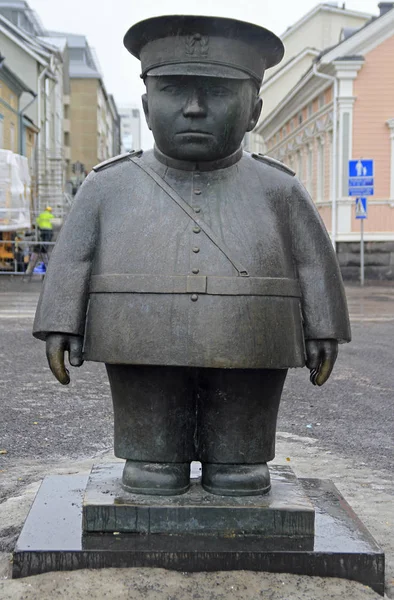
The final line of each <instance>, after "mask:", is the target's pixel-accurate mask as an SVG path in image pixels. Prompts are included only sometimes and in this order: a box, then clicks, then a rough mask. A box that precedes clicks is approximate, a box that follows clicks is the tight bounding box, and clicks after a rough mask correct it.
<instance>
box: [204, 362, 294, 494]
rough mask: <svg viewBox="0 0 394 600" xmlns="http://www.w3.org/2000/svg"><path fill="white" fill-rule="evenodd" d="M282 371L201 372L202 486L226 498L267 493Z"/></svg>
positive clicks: (213, 370) (283, 371)
mask: <svg viewBox="0 0 394 600" xmlns="http://www.w3.org/2000/svg"><path fill="white" fill-rule="evenodd" d="M286 374H287V370H285V369H234V370H233V369H231V370H230V369H229V370H226V369H201V370H200V376H199V384H198V385H199V388H198V389H199V392H198V409H197V414H198V449H199V459H200V460H201V462H202V463H203V468H202V485H203V487H204V488H205V489H206V490H207V491H209V492H211V493H213V494H219V495H228V496H240V495H258V494H264V493H267V492H269V490H270V487H271V484H270V475H269V470H268V466H267V462H268V461H269V460H272V459H273V458H274V456H275V432H276V420H277V414H278V409H279V403H280V398H281V395H282V390H283V385H284V382H285V379H286Z"/></svg>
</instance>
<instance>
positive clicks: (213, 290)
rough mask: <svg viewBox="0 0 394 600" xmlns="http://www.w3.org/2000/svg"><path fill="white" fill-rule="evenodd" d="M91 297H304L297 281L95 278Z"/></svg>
mask: <svg viewBox="0 0 394 600" xmlns="http://www.w3.org/2000/svg"><path fill="white" fill-rule="evenodd" d="M90 293H91V294H114V293H116V294H208V295H212V296H286V297H293V298H300V297H301V292H300V286H299V283H298V281H297V280H295V279H287V278H282V277H280V278H279V277H216V276H213V275H207V276H206V275H119V274H114V275H93V276H92V277H91V283H90Z"/></svg>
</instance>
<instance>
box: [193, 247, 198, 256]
mask: <svg viewBox="0 0 394 600" xmlns="http://www.w3.org/2000/svg"><path fill="white" fill-rule="evenodd" d="M193 252H194V253H195V254H198V253H199V252H200V248H199V247H198V246H194V248H193Z"/></svg>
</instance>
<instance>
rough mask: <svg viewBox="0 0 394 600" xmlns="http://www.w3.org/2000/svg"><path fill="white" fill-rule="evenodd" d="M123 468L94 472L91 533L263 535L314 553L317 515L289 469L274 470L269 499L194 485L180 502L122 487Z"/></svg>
mask: <svg viewBox="0 0 394 600" xmlns="http://www.w3.org/2000/svg"><path fill="white" fill-rule="evenodd" d="M122 469H123V464H120V463H114V464H109V465H98V466H96V467H93V469H92V472H91V475H90V477H89V481H88V485H87V488H86V492H85V496H84V501H83V508H82V515H83V516H82V529H83V531H84V532H86V533H100V532H101V533H113V532H122V533H139V534H149V535H154V534H175V535H188V534H202V535H220V536H223V537H234V536H248V535H258V536H261V537H262V538H266V539H270V540H275V539H276V540H278V542H282V541H283V543H285V542H286V543H287V547H289V548H290V547H291V546H293V547H294V548H295V549H301V548H304V549H308V548H309V549H312V548H313V538H314V532H315V528H314V524H315V509H314V507H313V505H312V502H311V501H310V499H309V498H308V496H307V495H306V494H305V492H304V489H303V488H302V486H301V484H300V483H299V482H298V481H297V478H296V477H295V475H294V473H293V472H292V471H291V469H290V468H288V467H272V469H271V480H272V491H271V493H269V494H267V495H265V496H246V497H241V498H239V497H229V496H215V495H213V494H210V493H208V492H205V491H204V489H203V488H202V487H201V484H200V479H192V484H191V487H190V490H189V491H188V492H187V493H186V494H182V495H181V496H144V495H141V494H131V493H129V492H125V491H124V490H123V488H122V486H121V478H122Z"/></svg>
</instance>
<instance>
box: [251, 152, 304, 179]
mask: <svg viewBox="0 0 394 600" xmlns="http://www.w3.org/2000/svg"><path fill="white" fill-rule="evenodd" d="M252 156H253V158H255V159H256V160H260V161H261V162H263V163H265V164H267V165H270V166H271V167H275V168H276V169H280V170H281V171H284V172H285V173H288V174H289V175H291V176H292V177H294V175H295V171H293V170H292V169H290V167H287V166H286V165H285V164H284V163H282V162H280V160H276V158H272V157H271V156H266V155H265V154H256V153H253V154H252Z"/></svg>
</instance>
